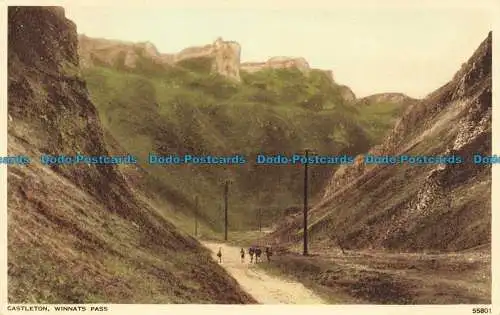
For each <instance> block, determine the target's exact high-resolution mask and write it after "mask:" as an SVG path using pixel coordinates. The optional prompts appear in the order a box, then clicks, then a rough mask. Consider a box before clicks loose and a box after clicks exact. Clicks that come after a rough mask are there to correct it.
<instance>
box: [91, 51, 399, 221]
mask: <svg viewBox="0 0 500 315" xmlns="http://www.w3.org/2000/svg"><path fill="white" fill-rule="evenodd" d="M118 64H120V63H118ZM210 64H211V60H210V59H208V58H197V59H190V60H184V61H182V62H181V63H180V64H179V66H177V67H171V66H165V65H155V64H152V62H151V61H149V60H148V59H147V58H143V59H142V60H139V61H138V63H137V67H136V68H135V69H125V68H122V67H118V66H115V67H110V66H104V65H98V66H95V67H92V68H90V69H86V70H85V71H84V73H83V76H84V78H85V80H86V81H87V85H88V89H89V91H90V95H91V98H92V100H93V102H94V103H95V104H96V106H97V108H98V110H99V116H100V118H101V121H102V122H103V125H104V127H105V128H106V129H107V130H108V131H109V132H110V134H111V135H112V136H113V137H114V138H116V140H117V141H118V142H119V143H120V145H121V146H123V148H124V149H126V150H127V151H129V152H131V153H132V154H135V155H137V156H139V157H140V159H141V167H142V168H143V170H144V172H143V175H142V176H141V178H142V182H143V183H144V182H146V183H147V184H145V185H142V187H144V189H145V190H147V191H148V192H149V193H152V194H153V195H154V196H155V197H154V199H155V200H156V201H157V202H159V203H160V204H164V205H165V206H164V208H165V209H170V210H177V212H178V213H184V215H185V216H187V217H192V216H193V208H194V207H193V206H194V198H195V196H199V198H200V208H201V217H202V220H203V221H204V222H205V223H206V224H207V226H208V227H210V228H211V229H214V230H220V229H221V228H222V212H221V207H222V204H223V200H222V192H223V190H222V183H223V181H224V180H226V179H229V180H231V182H232V184H231V187H230V198H229V206H230V218H229V221H230V222H229V225H230V227H231V228H233V229H243V228H254V227H256V225H257V209H258V208H262V209H263V216H264V224H266V223H270V222H271V221H273V220H275V219H276V218H278V217H279V216H281V211H282V209H284V208H286V207H289V206H292V205H295V204H300V203H301V202H302V178H301V176H302V168H301V167H298V166H258V165H254V163H253V162H254V161H255V155H256V154H257V153H260V152H264V153H268V154H279V153H282V154H291V153H296V152H301V151H303V149H304V148H306V147H308V148H310V149H313V150H315V151H316V152H317V153H318V154H331V155H333V154H344V153H345V154H351V155H354V154H357V153H361V152H365V151H366V150H367V149H368V148H369V147H370V145H372V144H373V143H374V142H376V141H378V140H379V139H378V138H377V135H375V136H374V135H368V134H367V132H366V131H365V130H364V128H366V124H367V123H369V122H371V120H370V119H371V117H375V116H376V115H374V114H372V113H369V112H367V113H365V114H360V113H359V112H358V110H356V107H354V106H352V105H350V104H347V102H344V100H343V99H342V97H341V94H340V92H341V87H340V86H338V85H336V84H335V83H332V82H331V81H330V79H329V78H328V77H327V76H326V75H325V74H324V73H323V72H321V71H312V72H311V74H310V75H309V76H307V77H306V76H304V75H303V74H302V73H301V72H300V71H298V70H296V69H286V70H284V69H274V70H265V71H260V72H257V73H253V74H250V73H245V72H243V73H242V74H241V76H242V83H241V84H235V83H233V82H230V81H227V80H226V79H225V78H223V77H222V76H219V75H216V74H211V73H210ZM388 116H391V115H390V114H388ZM385 117H386V116H384V118H383V119H385ZM392 118H393V117H392V116H391V119H392ZM376 119H378V120H380V118H379V117H376ZM383 119H382V120H383ZM389 127H390V126H388V125H383V126H381V127H379V129H383V128H389ZM149 152H156V153H158V154H165V155H168V154H184V153H190V154H200V155H201V154H213V155H226V154H238V153H239V154H243V155H246V156H247V157H248V159H249V163H247V164H245V165H236V166H186V165H182V166H157V165H149V164H148V163H147V156H148V153H149ZM334 169H335V167H334V166H315V167H312V170H311V174H312V175H311V177H312V180H311V186H312V187H311V192H312V194H313V196H315V195H316V194H318V193H319V192H321V189H322V187H323V186H324V184H325V181H326V180H327V179H328V178H329V176H330V175H331V173H332V171H333V170H334ZM181 221H182V220H181ZM188 226H190V225H189V224H188ZM189 228H190V229H191V227H189Z"/></svg>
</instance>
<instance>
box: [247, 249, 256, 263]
mask: <svg viewBox="0 0 500 315" xmlns="http://www.w3.org/2000/svg"><path fill="white" fill-rule="evenodd" d="M253 254H255V248H254V247H253V246H252V247H250V248H249V249H248V255H250V263H252V262H253Z"/></svg>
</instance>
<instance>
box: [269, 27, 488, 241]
mask: <svg viewBox="0 0 500 315" xmlns="http://www.w3.org/2000/svg"><path fill="white" fill-rule="evenodd" d="M491 45H492V44H491V32H490V34H489V35H488V38H487V39H486V40H485V41H484V42H483V43H482V44H481V45H480V46H479V48H478V49H477V50H476V52H475V53H474V55H473V56H472V57H471V58H470V59H469V61H468V62H467V63H466V64H464V66H463V67H462V69H460V71H458V72H457V73H456V74H455V76H454V77H453V79H452V80H451V81H450V82H449V83H448V84H446V85H444V86H443V87H441V88H439V89H438V90H436V91H435V92H433V93H431V94H430V95H429V96H428V97H426V98H425V99H423V100H421V101H417V102H414V103H412V104H411V105H410V106H409V107H408V108H407V110H406V112H405V114H404V115H403V117H402V118H401V119H400V120H399V122H398V123H397V124H396V126H395V127H394V129H393V131H392V132H391V134H390V135H389V136H388V137H387V138H386V139H385V141H384V142H383V143H382V144H381V145H379V146H376V147H374V148H373V149H371V150H370V152H369V154H371V155H379V156H385V155H389V156H395V155H404V154H407V155H413V156H415V155H425V156H443V155H458V156H461V157H462V158H464V159H465V161H464V163H462V164H444V165H436V164H429V165H408V164H403V165H375V164H370V165H367V164H365V163H363V156H358V157H357V158H356V162H355V163H354V164H353V165H347V166H341V167H340V168H339V170H338V171H337V172H336V173H335V174H334V176H333V177H332V179H331V181H330V184H329V185H328V186H327V188H326V190H325V193H324V196H323V199H322V200H321V202H319V203H318V204H316V205H315V207H314V208H313V209H312V210H311V219H310V222H312V225H311V226H310V231H311V235H312V236H311V237H313V238H314V239H315V240H316V241H315V242H317V243H321V242H324V243H325V244H327V243H333V244H336V243H337V242H339V241H340V242H342V243H344V246H345V247H350V248H375V247H379V248H380V247H385V248H393V249H396V248H397V249H403V250H426V249H440V250H461V249H467V248H473V247H475V246H481V245H487V244H489V243H490V242H491V234H490V233H491V230H490V225H491V196H490V194H491V165H488V164H486V165H478V164H474V163H473V162H472V155H473V154H476V153H479V154H482V155H484V156H488V155H491V104H492V100H491V89H492V82H491V80H492V79H491V62H492V60H491V59H492V57H491V56H492V55H491V54H492V47H491ZM393 96H394V95H391V99H392V98H393ZM377 97H379V96H377ZM385 97H386V96H383V97H382V98H385ZM396 97H397V98H400V97H401V96H400V95H396ZM300 228H301V221H300V218H299V219H297V220H295V221H294V222H293V223H289V224H287V225H286V226H282V227H281V228H279V229H278V230H277V231H276V233H275V234H274V235H273V236H272V237H278V238H281V239H282V240H287V239H288V240H289V239H290V238H291V239H292V241H298V240H299V239H300V236H298V237H290V235H297V233H296V231H297V230H300Z"/></svg>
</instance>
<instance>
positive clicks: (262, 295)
mask: <svg viewBox="0 0 500 315" xmlns="http://www.w3.org/2000/svg"><path fill="white" fill-rule="evenodd" d="M203 244H204V245H205V246H206V247H207V248H209V249H210V250H211V251H212V254H213V256H214V258H215V259H216V260H217V261H218V258H217V256H216V255H217V252H218V250H219V247H220V248H222V264H221V266H222V267H224V269H226V271H227V272H228V273H229V274H230V275H231V276H233V277H234V278H235V279H236V280H237V281H238V282H239V284H240V285H241V287H242V288H243V289H244V290H245V291H247V292H248V293H249V294H251V295H252V296H253V297H254V298H255V299H256V300H257V301H258V302H259V303H261V304H327V303H326V302H325V301H323V300H322V299H321V298H319V297H318V296H317V295H315V294H314V293H313V292H312V291H311V290H309V289H307V288H306V287H304V285H302V284H301V283H298V282H291V281H289V280H286V279H283V278H279V277H276V276H272V275H269V274H268V273H266V272H265V271H264V270H262V269H261V268H259V267H257V266H256V265H255V264H250V259H249V256H248V253H246V252H245V262H241V259H240V248H238V247H235V246H231V245H228V244H219V243H207V242H204V243H203ZM245 250H246V249H245ZM262 256H263V258H264V261H263V262H262V263H266V261H265V256H264V255H262Z"/></svg>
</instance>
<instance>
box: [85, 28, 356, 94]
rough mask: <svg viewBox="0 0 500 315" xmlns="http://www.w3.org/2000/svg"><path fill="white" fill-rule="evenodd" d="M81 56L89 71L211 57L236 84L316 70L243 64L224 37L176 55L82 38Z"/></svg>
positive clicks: (300, 63) (282, 61)
mask: <svg viewBox="0 0 500 315" xmlns="http://www.w3.org/2000/svg"><path fill="white" fill-rule="evenodd" d="M78 53H79V55H80V59H81V62H80V65H81V67H82V68H89V67H92V66H95V65H96V64H104V65H107V66H113V65H114V66H124V67H126V68H132V69H133V68H135V67H136V64H137V61H138V60H139V58H141V57H144V58H147V59H149V60H151V61H152V62H154V63H156V64H157V65H159V66H161V65H175V64H178V63H180V62H183V61H186V60H192V59H198V58H209V59H211V61H212V63H211V64H212V66H211V70H212V72H214V73H219V74H221V75H223V76H226V77H228V78H230V79H232V80H234V81H237V82H239V81H241V78H240V71H245V72H249V73H254V72H258V71H262V70H265V69H290V68H296V69H298V70H300V71H301V72H302V73H304V74H305V75H308V74H309V73H310V71H311V70H312V69H311V67H310V65H309V63H308V62H307V60H306V59H305V58H302V57H283V56H278V57H271V58H269V59H268V60H267V61H266V62H241V60H240V56H241V46H240V44H238V43H237V42H235V41H225V40H223V39H222V38H221V37H219V38H217V39H216V40H215V41H214V43H212V44H209V45H204V46H193V47H188V48H185V49H183V50H181V51H180V52H178V53H175V54H165V53H159V52H158V50H157V49H156V47H155V46H154V45H153V44H152V43H150V42H144V43H132V42H126V41H119V40H108V39H100V38H90V37H88V36H86V35H83V34H82V35H79V46H78ZM318 70H319V69H318ZM321 71H323V72H324V73H325V74H326V75H327V77H328V78H330V79H331V81H332V83H333V82H335V81H334V76H333V71H332V70H321ZM342 87H343V96H344V98H345V99H346V100H348V101H353V100H355V99H356V96H355V95H354V93H353V92H352V91H351V90H350V89H349V88H348V87H347V86H342Z"/></svg>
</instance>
